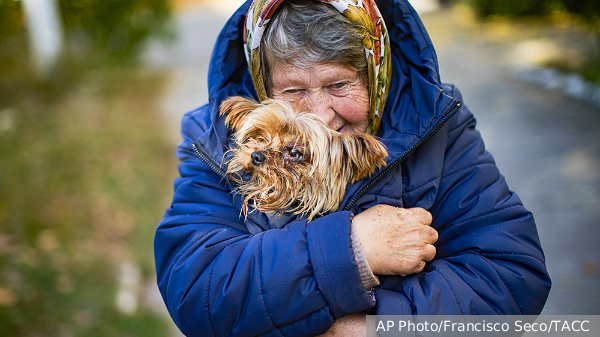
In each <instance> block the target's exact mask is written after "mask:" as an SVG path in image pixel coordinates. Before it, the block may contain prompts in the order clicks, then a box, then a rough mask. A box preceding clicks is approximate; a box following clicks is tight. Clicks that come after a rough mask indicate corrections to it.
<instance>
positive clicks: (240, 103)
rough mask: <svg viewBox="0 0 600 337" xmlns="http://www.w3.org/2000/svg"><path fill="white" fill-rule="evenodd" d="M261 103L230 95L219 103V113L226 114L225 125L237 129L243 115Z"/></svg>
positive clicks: (242, 119)
mask: <svg viewBox="0 0 600 337" xmlns="http://www.w3.org/2000/svg"><path fill="white" fill-rule="evenodd" d="M260 106H261V105H260V104H258V103H257V102H255V101H253V100H249V99H247V98H244V97H241V96H233V97H230V98H228V99H226V100H224V101H223V103H221V106H220V107H219V114H220V115H221V116H223V115H227V117H226V118H225V125H227V127H229V128H230V129H234V130H239V128H240V126H241V125H242V123H243V121H244V118H245V116H246V115H247V114H248V113H249V112H251V111H253V110H254V109H256V108H259V107H260Z"/></svg>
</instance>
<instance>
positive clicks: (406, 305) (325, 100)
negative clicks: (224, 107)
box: [155, 0, 550, 336]
mask: <svg viewBox="0 0 600 337" xmlns="http://www.w3.org/2000/svg"><path fill="white" fill-rule="evenodd" d="M209 87H210V102H209V103H208V104H206V105H204V106H202V107H200V108H198V109H197V110H195V111H192V112H190V113H188V114H186V115H185V117H184V119H183V121H182V134H183V137H184V141H183V142H182V143H181V144H180V146H179V148H178V152H177V153H178V156H179V159H180V160H181V164H180V166H179V168H180V173H181V177H180V178H178V179H177V181H176V182H175V195H174V200H173V203H172V205H171V207H170V208H169V209H168V211H167V213H166V215H165V218H164V219H163V221H162V222H161V223H160V225H159V227H158V229H157V233H156V238H155V253H156V268H157V274H158V285H159V288H160V290H161V293H162V296H163V299H164V301H165V303H166V305H167V308H168V310H169V312H170V313H171V316H172V317H173V319H174V321H175V323H176V324H177V326H178V327H179V328H180V329H181V331H182V332H183V333H185V334H186V335H188V336H195V335H206V336H213V335H240V336H241V335H244V336H250V335H272V336H280V335H286V336H288V335H290V336H292V335H293V336H296V335H297V336H311V335H318V334H322V333H325V332H326V331H328V330H329V332H330V333H331V332H334V331H335V332H341V333H342V334H343V335H350V334H351V331H358V332H360V333H363V335H364V329H365V320H364V317H365V316H364V315H365V313H371V314H452V315H461V314H464V315H468V314H525V315H534V314H539V313H540V312H541V310H542V308H543V305H544V303H545V300H546V297H547V295H548V292H549V289H550V280H549V278H548V274H547V272H546V269H545V264H544V255H543V252H542V249H541V246H540V243H539V239H538V236H537V231H536V227H535V223H534V220H533V217H532V215H531V213H530V212H528V211H527V210H526V209H525V208H524V207H523V206H522V204H521V202H520V200H519V198H518V197H517V196H516V195H515V194H514V193H512V192H510V191H509V189H508V186H507V185H506V182H505V181H504V179H503V177H502V176H501V175H500V173H499V172H498V169H497V167H496V166H495V164H494V161H493V159H492V157H491V155H490V154H489V153H487V152H486V151H485V149H484V145H483V141H482V140H481V138H480V135H479V133H478V132H477V131H476V130H475V119H474V118H473V116H472V115H471V113H470V112H469V110H468V109H467V108H466V106H465V105H464V104H463V103H462V98H461V95H460V93H459V92H458V90H457V89H456V88H455V87H453V86H451V85H446V84H442V83H441V82H440V78H439V73H438V65H437V59H436V55H435V51H434V50H433V47H432V44H431V41H430V40H429V37H428V36H427V33H426V32H425V29H424V27H423V25H422V23H421V22H420V20H419V18H418V16H417V14H416V13H415V11H414V10H413V9H412V8H411V6H410V5H409V4H408V2H407V1H405V0H379V1H377V5H376V4H375V2H374V1H372V0H288V1H283V0H256V1H254V2H251V1H248V2H247V3H246V4H245V5H243V6H242V7H241V8H240V9H239V10H238V11H237V12H236V13H235V14H234V15H233V16H232V18H231V19H230V20H229V22H228V23H227V24H226V26H225V28H224V29H223V31H222V33H221V35H220V36H219V38H218V41H217V44H216V46H215V50H214V53H213V58H212V61H211V68H210V74H209ZM236 95H240V96H245V97H251V98H254V99H256V100H263V99H266V98H276V99H283V100H288V101H290V102H292V103H294V104H302V105H304V106H305V107H307V108H308V109H310V111H311V112H312V113H315V114H317V115H318V116H320V117H321V118H322V119H323V121H324V122H325V123H326V124H327V125H328V126H329V127H330V128H332V129H334V130H337V131H339V132H343V133H349V134H353V133H359V132H366V133H371V134H373V135H375V136H377V137H379V138H380V139H381V141H382V142H383V143H384V144H385V146H386V148H387V149H388V153H389V156H388V158H387V159H386V162H387V166H386V167H384V168H383V169H381V170H378V171H376V172H375V174H374V175H373V176H371V177H368V178H365V179H363V180H360V181H358V182H356V183H353V184H350V185H349V186H348V188H347V191H346V196H345V199H344V201H343V202H342V205H341V206H340V210H339V211H337V212H333V213H330V214H326V215H324V216H322V217H320V218H317V219H315V220H313V221H310V222H306V220H305V219H304V218H303V217H302V216H297V217H294V216H282V217H279V218H272V217H269V216H267V215H265V214H261V213H260V212H251V213H250V214H249V215H248V218H247V219H245V218H244V217H242V216H240V208H241V201H240V196H236V195H235V194H231V191H232V190H233V189H234V186H231V185H230V184H229V183H228V182H227V180H226V179H223V177H224V173H223V172H224V170H225V168H224V167H221V163H223V162H224V160H223V156H224V153H225V152H226V151H227V149H228V147H229V141H230V136H231V133H230V132H231V131H228V130H227V128H226V127H225V124H224V122H223V118H222V117H220V116H219V112H218V109H219V105H220V103H221V102H222V101H223V100H224V99H226V98H228V97H230V96H236Z"/></svg>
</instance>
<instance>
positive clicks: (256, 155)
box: [250, 151, 267, 166]
mask: <svg viewBox="0 0 600 337" xmlns="http://www.w3.org/2000/svg"><path fill="white" fill-rule="evenodd" d="M250 158H252V165H254V166H259V165H260V164H262V163H263V162H264V161H265V160H266V159H267V157H265V154H264V153H262V152H260V151H255V152H252V154H251V155H250Z"/></svg>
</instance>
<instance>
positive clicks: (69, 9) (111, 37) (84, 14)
mask: <svg viewBox="0 0 600 337" xmlns="http://www.w3.org/2000/svg"><path fill="white" fill-rule="evenodd" d="M59 4H60V9H61V14H62V19H63V23H64V27H65V30H66V32H67V37H68V40H69V41H70V43H71V44H72V45H73V48H75V49H77V48H80V47H81V45H84V46H87V47H88V48H90V49H91V50H93V51H94V52H100V53H106V54H108V55H110V56H111V57H113V58H114V57H130V56H132V55H135V54H136V52H138V51H139V48H140V47H141V46H142V42H143V41H144V38H146V37H147V36H148V35H149V34H165V33H167V30H166V25H165V23H166V22H167V20H168V18H169V13H170V10H169V6H168V2H167V1H166V0H136V1H124V0H59Z"/></svg>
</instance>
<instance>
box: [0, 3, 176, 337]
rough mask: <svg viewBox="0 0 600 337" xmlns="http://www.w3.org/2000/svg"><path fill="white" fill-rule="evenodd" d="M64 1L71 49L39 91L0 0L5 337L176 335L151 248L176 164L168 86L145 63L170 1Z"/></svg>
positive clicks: (16, 9) (0, 294)
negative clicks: (165, 100) (165, 94)
mask: <svg viewBox="0 0 600 337" xmlns="http://www.w3.org/2000/svg"><path fill="white" fill-rule="evenodd" d="M59 4H60V8H61V16H62V20H63V23H64V28H65V37H66V48H65V50H64V55H63V57H62V61H61V62H60V64H58V66H57V67H56V69H55V70H54V72H53V73H52V76H51V77H50V78H48V79H45V80H38V79H37V78H36V77H35V76H34V74H32V71H31V64H30V55H29V52H28V43H27V42H28V41H27V34H26V31H25V27H24V22H23V19H22V13H21V7H20V3H19V2H18V1H13V0H10V1H7V0H0V336H167V335H169V329H170V325H169V324H168V323H167V322H168V321H167V320H166V319H165V316H164V314H163V313H159V312H158V311H156V309H155V308H156V307H157V305H156V303H154V302H153V300H154V299H153V297H152V295H151V294H152V291H151V290H155V289H156V285H155V275H154V259H153V249H152V244H153V236H154V230H155V228H156V224H157V222H158V221H159V219H160V218H161V217H162V214H163V212H164V209H165V208H166V206H168V202H169V199H170V196H171V193H172V191H171V187H170V186H171V184H172V181H173V178H174V175H175V174H176V172H173V168H174V167H175V166H176V163H175V158H174V156H173V149H172V145H171V144H170V142H169V141H168V140H167V137H166V135H165V130H164V120H163V118H164V116H162V115H161V111H160V109H159V106H160V105H159V102H158V101H157V100H158V98H159V97H160V93H161V90H162V86H163V84H164V79H163V76H162V75H161V74H157V73H152V72H149V71H148V70H146V69H144V68H143V67H142V66H140V65H138V64H137V63H136V59H137V56H138V55H139V51H140V50H141V47H142V46H143V43H144V41H145V39H146V38H147V37H149V36H156V34H162V35H165V32H167V34H168V19H169V7H168V3H167V0H129V1H116V0H104V1H100V0H80V1H75V0H69V1H67V0H60V1H59ZM159 305H160V303H159Z"/></svg>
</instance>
